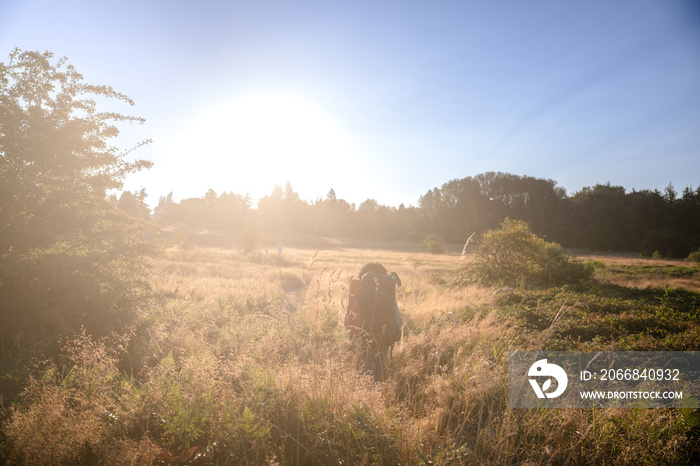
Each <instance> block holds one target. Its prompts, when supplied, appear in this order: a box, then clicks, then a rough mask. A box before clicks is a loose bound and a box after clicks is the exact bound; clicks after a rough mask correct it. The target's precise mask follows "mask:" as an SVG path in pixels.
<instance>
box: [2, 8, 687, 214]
mask: <svg viewBox="0 0 700 466" xmlns="http://www.w3.org/2000/svg"><path fill="white" fill-rule="evenodd" d="M15 46H17V47H19V48H21V49H27V50H49V51H52V52H54V53H55V54H56V56H67V57H68V58H69V61H70V62H71V63H72V64H73V65H75V66H76V68H77V69H78V70H79V71H81V72H82V73H83V74H84V75H85V77H86V80H87V81H89V82H91V83H95V84H109V85H111V86H113V87H114V88H116V89H117V90H119V91H121V92H123V93H125V94H127V95H129V96H130V97H132V98H133V99H134V100H135V101H136V106H135V107H134V108H133V109H131V110H130V111H131V113H133V114H134V115H138V116H142V117H145V118H146V119H147V122H146V124H144V125H142V126H139V127H135V128H124V131H123V132H122V136H123V141H122V143H121V144H120V145H121V146H128V145H129V144H131V142H133V141H135V140H136V139H139V138H140V139H143V138H152V139H153V141H154V142H153V143H152V144H151V145H149V146H147V147H146V148H144V149H142V150H140V151H138V152H137V153H136V154H135V155H136V156H138V157H139V158H147V159H149V160H152V161H153V162H154V163H155V166H154V168H152V169H151V170H150V171H149V172H147V173H142V174H139V175H136V176H133V177H131V178H129V179H128V180H127V182H126V185H125V187H126V188H128V189H131V190H135V189H140V188H141V187H142V186H143V187H145V188H146V189H147V191H148V192H149V194H150V195H151V197H150V199H149V200H150V202H151V204H152V205H153V204H155V203H156V202H157V199H158V196H161V195H165V194H167V193H168V192H170V191H173V192H174V196H175V198H176V199H181V198H186V197H195V196H196V197H199V196H202V195H204V193H205V191H206V190H207V189H208V188H213V189H214V190H215V191H217V192H218V193H221V192H222V191H233V192H237V193H245V192H246V191H250V192H251V195H252V196H253V197H254V198H255V199H256V200H257V198H259V197H261V196H263V195H265V194H268V193H270V192H271V190H272V187H273V186H274V185H275V184H284V183H285V182H286V181H290V182H291V184H292V186H293V187H294V189H295V190H296V191H297V192H299V193H300V194H301V196H302V198H305V199H307V200H312V199H314V198H316V197H317V196H321V197H325V195H326V193H327V192H328V190H329V189H330V188H334V189H335V191H336V193H337V195H338V197H340V198H344V199H346V200H348V201H350V202H356V203H359V202H362V201H363V200H364V199H366V198H374V199H376V200H377V201H378V202H379V203H381V204H387V205H398V204H400V203H405V204H407V205H408V204H413V205H415V204H416V203H417V201H418V197H419V196H420V195H421V194H423V193H425V192H426V191H427V190H428V189H431V188H434V187H439V186H440V185H442V184H443V183H445V182H447V181H449V180H451V179H455V178H463V177H465V176H473V175H476V174H479V173H483V172H485V171H503V172H509V173H515V174H520V175H530V176H535V177H541V178H551V179H554V180H555V181H557V182H558V183H559V185H561V186H563V187H564V188H566V189H567V191H568V192H569V193H570V194H573V193H574V192H575V191H577V190H579V189H581V188H582V187H584V186H593V185H595V184H597V183H606V182H610V183H612V184H614V185H621V186H624V187H625V188H627V189H628V190H631V189H633V188H634V189H660V190H663V189H664V188H665V187H666V186H667V185H668V184H669V183H673V185H674V186H675V187H676V189H678V190H682V189H683V188H684V187H686V186H692V187H694V188H697V187H698V185H699V184H700V2H697V1H693V0H688V1H676V0H655V1H648V0H629V1H609V0H604V1H598V0H587V1H565V0H552V1H535V0H528V1H517V0H513V1H497V0H496V1H488V2H487V1H466V0H465V1H459V2H457V1H432V2H428V1H382V0H376V1H330V0H329V1H260V0H256V1H247V2H240V1H220V2H213V1H189V2H187V1H172V0H170V1H119V2H112V1H109V2H108V1H69V2H56V1H34V0H22V1H19V0H4V1H2V2H0V53H1V56H2V58H1V59H0V60H2V61H5V60H6V58H7V55H8V53H9V52H10V50H11V49H12V48H13V47H15ZM117 109H118V110H124V109H122V108H117Z"/></svg>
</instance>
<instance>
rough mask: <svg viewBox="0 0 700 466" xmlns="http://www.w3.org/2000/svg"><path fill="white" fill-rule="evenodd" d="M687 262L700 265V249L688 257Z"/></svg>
mask: <svg viewBox="0 0 700 466" xmlns="http://www.w3.org/2000/svg"><path fill="white" fill-rule="evenodd" d="M685 260H687V261H688V262H695V263H696V264H698V265H700V249H698V250H697V251H693V252H691V253H690V254H688V257H686V258H685Z"/></svg>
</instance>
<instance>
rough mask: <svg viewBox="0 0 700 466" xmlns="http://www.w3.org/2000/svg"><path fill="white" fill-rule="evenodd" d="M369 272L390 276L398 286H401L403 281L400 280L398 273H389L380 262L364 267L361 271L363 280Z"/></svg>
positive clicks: (368, 263) (369, 263)
mask: <svg viewBox="0 0 700 466" xmlns="http://www.w3.org/2000/svg"><path fill="white" fill-rule="evenodd" d="M368 272H372V273H376V274H377V275H389V276H391V278H392V279H393V280H394V283H395V284H396V285H397V286H401V279H400V278H399V275H398V274H397V273H396V272H391V273H389V272H387V270H386V267H384V266H383V265H382V264H380V263H379V262H367V263H366V264H365V265H363V266H362V268H361V269H360V275H359V276H360V278H362V277H363V276H364V275H365V274H366V273H368Z"/></svg>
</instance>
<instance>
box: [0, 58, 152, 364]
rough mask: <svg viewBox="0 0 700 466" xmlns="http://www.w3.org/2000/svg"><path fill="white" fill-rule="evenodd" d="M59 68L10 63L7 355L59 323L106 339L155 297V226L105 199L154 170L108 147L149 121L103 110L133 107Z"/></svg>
mask: <svg viewBox="0 0 700 466" xmlns="http://www.w3.org/2000/svg"><path fill="white" fill-rule="evenodd" d="M52 59H53V54H51V53H49V52H44V53H40V52H34V51H21V50H19V49H14V50H13V51H12V52H11V53H10V55H9V60H8V62H7V63H0V219H2V222H0V261H1V262H0V351H2V353H3V354H7V352H8V351H9V348H10V347H12V348H17V344H16V343H17V342H22V343H27V344H30V343H31V342H32V340H39V339H42V338H44V337H45V336H47V334H53V333H54V332H55V330H56V329H57V328H58V327H59V326H61V325H68V326H69V327H72V328H75V327H78V326H81V325H82V326H85V327H87V328H88V330H91V331H94V332H102V331H106V330H108V329H111V328H115V327H117V326H119V325H122V324H124V323H125V322H127V321H128V318H129V316H131V315H133V311H134V309H135V307H136V305H137V304H138V303H139V302H140V300H141V299H142V296H143V293H144V292H145V290H146V285H145V284H144V282H143V280H142V279H141V278H140V277H141V276H140V274H139V273H138V272H139V270H140V266H141V257H142V256H143V255H145V254H151V253H153V252H155V251H156V249H157V246H156V245H155V244H154V243H152V242H146V241H145V240H144V239H143V238H144V234H143V232H144V229H148V228H149V226H148V223H147V222H143V221H138V220H137V219H134V218H132V217H130V216H128V215H127V214H126V213H124V212H122V211H120V210H119V209H118V208H116V206H114V205H113V204H112V203H110V202H109V201H108V199H107V192H108V190H113V189H118V188H120V187H121V185H122V181H123V179H124V177H125V176H126V175H127V174H129V173H132V172H135V171H138V170H141V169H144V168H147V167H150V165H151V164H150V163H149V162H146V161H143V160H137V161H134V162H130V161H127V154H128V152H129V151H119V150H118V149H116V148H115V147H113V146H111V145H110V141H111V140H112V139H113V138H115V137H116V136H117V135H118V134H119V131H118V129H117V127H116V126H115V125H116V124H117V123H124V122H136V123H141V122H143V120H142V119H141V118H137V117H132V116H126V115H122V114H120V113H113V112H106V111H101V110H98V108H97V107H98V105H97V101H96V98H99V99H100V100H102V99H116V100H119V101H123V102H126V103H128V104H130V105H133V102H132V101H131V100H130V99H129V98H128V97H126V96H125V95H123V94H121V93H119V92H116V91H115V90H113V89H112V88H111V87H108V86H95V85H91V84H87V83H85V82H84V80H83V76H82V75H81V74H80V73H78V71H77V70H76V69H75V68H74V67H73V66H72V65H69V64H67V60H66V59H65V58H62V59H59V60H56V61H53V60H52ZM146 142H147V141H146ZM144 143H145V142H144ZM137 147H138V146H137Z"/></svg>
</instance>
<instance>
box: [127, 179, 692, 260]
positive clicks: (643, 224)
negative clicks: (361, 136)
mask: <svg viewBox="0 0 700 466" xmlns="http://www.w3.org/2000/svg"><path fill="white" fill-rule="evenodd" d="M145 197H146V195H145V191H143V190H142V191H141V192H140V193H135V194H132V193H129V192H125V193H124V194H122V196H121V198H119V199H118V200H115V202H117V203H118V205H119V207H120V208H122V209H123V210H125V211H126V212H128V213H130V214H131V215H133V216H137V217H141V218H148V217H149V215H150V210H149V208H148V206H146V205H145V202H144V199H145ZM505 218H511V219H516V220H523V221H525V222H527V223H528V225H530V228H531V229H532V231H533V232H534V233H536V234H537V235H540V236H543V237H545V238H547V239H548V240H549V241H554V242H557V243H560V244H562V245H563V246H565V247H569V248H582V249H590V250H595V251H627V252H639V253H641V254H643V255H647V256H651V255H653V254H661V255H664V256H668V257H685V256H687V255H688V254H689V253H690V252H691V251H694V250H696V249H698V247H700V188H698V189H696V190H693V189H691V188H689V187H687V188H685V189H684V190H683V192H682V193H680V194H679V193H678V192H676V191H675V189H674V188H673V187H672V186H671V185H669V186H668V187H667V188H666V189H665V190H664V191H663V192H660V191H658V190H641V191H636V190H632V191H630V192H627V191H626V190H625V188H624V187H621V186H611V185H610V184H609V183H608V184H605V185H602V184H598V185H596V186H594V187H587V188H583V189H581V190H580V191H578V192H576V193H574V194H573V195H567V193H566V190H565V189H564V188H562V187H561V186H558V185H557V183H556V182H555V181H553V180H550V179H541V178H534V177H530V176H518V175H513V174H509V173H500V172H498V173H496V172H488V173H483V174H480V175H477V176H474V177H466V178H462V179H456V180H452V181H450V182H448V183H445V184H443V185H442V186H441V187H440V188H435V189H432V190H430V191H428V192H426V193H425V194H424V195H422V196H421V197H420V199H419V201H418V206H408V207H406V206H404V205H403V204H402V205H400V206H399V207H388V206H384V205H380V204H379V203H378V202H377V201H376V200H374V199H367V200H366V201H364V202H362V203H361V204H360V205H359V206H356V205H355V204H350V203H348V202H347V201H345V200H343V199H339V198H337V197H336V194H335V192H334V190H333V189H331V190H330V191H329V193H328V194H327V196H326V197H325V198H324V199H316V200H314V201H311V202H307V201H305V200H302V199H300V197H299V195H298V194H297V193H296V192H295V191H294V189H293V188H292V186H291V185H290V184H289V183H287V185H286V186H285V187H284V189H283V188H282V187H281V186H276V187H275V188H274V189H273V191H272V193H271V194H270V195H269V196H265V197H263V198H262V199H260V200H259V202H258V204H257V206H256V207H254V205H253V201H252V199H250V197H249V196H247V195H240V194H235V193H223V194H221V195H217V194H216V193H215V192H214V191H212V190H209V191H208V192H207V193H206V194H205V196H204V197H203V198H192V199H185V200H183V201H181V202H175V201H173V198H172V193H171V194H170V195H168V196H167V197H163V198H161V199H160V201H159V203H158V205H157V206H156V207H155V208H154V209H153V214H152V220H153V221H155V222H156V223H157V224H159V225H161V226H173V225H181V226H188V227H192V228H204V229H214V230H220V231H224V232H238V231H243V230H246V231H250V230H254V231H259V232H266V233H270V234H278V233H281V232H284V233H300V234H311V235H321V236H339V237H355V238H367V239H381V240H408V241H420V240H422V239H423V238H425V236H426V235H428V234H436V235H439V236H441V237H443V238H444V239H445V240H446V241H448V242H452V243H461V242H464V241H465V240H466V239H467V238H468V237H469V236H470V235H471V234H472V233H477V234H480V233H482V232H484V231H486V230H489V229H493V228H496V227H498V225H499V224H500V222H501V221H502V220H503V219H505Z"/></svg>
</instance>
